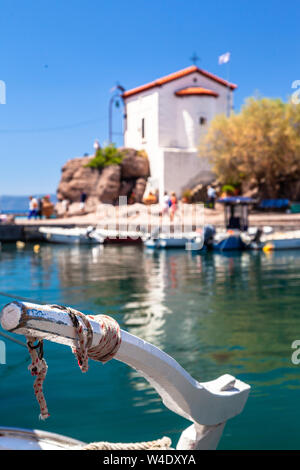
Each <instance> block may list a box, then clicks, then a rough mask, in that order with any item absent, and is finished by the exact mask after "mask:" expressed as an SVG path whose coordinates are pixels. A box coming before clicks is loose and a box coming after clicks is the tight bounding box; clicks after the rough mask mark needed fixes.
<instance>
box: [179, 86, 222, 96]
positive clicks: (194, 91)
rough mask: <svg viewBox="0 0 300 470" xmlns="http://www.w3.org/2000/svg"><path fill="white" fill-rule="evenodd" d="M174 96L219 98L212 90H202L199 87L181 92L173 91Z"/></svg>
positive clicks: (184, 89) (192, 87)
mask: <svg viewBox="0 0 300 470" xmlns="http://www.w3.org/2000/svg"><path fill="white" fill-rule="evenodd" d="M175 95H176V96H192V95H208V96H214V97H215V98H217V97H218V96H219V94H218V93H216V92H215V91H212V90H208V89H207V88H202V87H200V86H190V87H187V88H183V89H182V90H178V91H175Z"/></svg>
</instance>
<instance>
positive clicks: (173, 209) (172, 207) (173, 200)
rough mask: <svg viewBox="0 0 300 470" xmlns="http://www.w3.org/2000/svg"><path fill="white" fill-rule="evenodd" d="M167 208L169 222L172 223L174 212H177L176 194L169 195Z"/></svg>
mask: <svg viewBox="0 0 300 470" xmlns="http://www.w3.org/2000/svg"><path fill="white" fill-rule="evenodd" d="M169 206H170V220H171V222H173V220H174V216H175V212H176V211H177V197H176V194H175V193H174V192H173V193H171V197H170V201H169Z"/></svg>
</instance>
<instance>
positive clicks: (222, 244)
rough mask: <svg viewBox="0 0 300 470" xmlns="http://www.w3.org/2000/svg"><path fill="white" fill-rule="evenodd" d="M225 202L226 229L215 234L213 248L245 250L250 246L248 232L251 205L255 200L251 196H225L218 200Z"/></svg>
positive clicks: (219, 249)
mask: <svg viewBox="0 0 300 470" xmlns="http://www.w3.org/2000/svg"><path fill="white" fill-rule="evenodd" d="M218 202H220V203H222V204H224V225H225V229H226V230H225V231H224V232H219V233H218V234H216V236H215V240H214V243H213V248H214V249H215V250H216V251H232V250H244V249H247V248H250V243H251V238H250V236H249V235H248V234H247V231H248V227H249V222H248V213H249V206H250V205H252V204H253V203H254V200H253V199H251V198H249V197H242V196H241V197H239V196H238V197H237V196H232V197H224V198H221V199H219V200H218Z"/></svg>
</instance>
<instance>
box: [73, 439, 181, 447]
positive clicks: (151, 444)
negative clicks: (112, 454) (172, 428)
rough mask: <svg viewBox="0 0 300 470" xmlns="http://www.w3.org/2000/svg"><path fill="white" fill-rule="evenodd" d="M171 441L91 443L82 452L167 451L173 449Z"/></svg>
mask: <svg viewBox="0 0 300 470" xmlns="http://www.w3.org/2000/svg"><path fill="white" fill-rule="evenodd" d="M171 444H172V442H171V439H170V438H169V437H165V436H164V437H162V438H161V439H157V440H156V441H149V442H131V443H124V444H123V443H122V442H91V443H90V444H87V445H85V446H83V447H82V448H81V450H167V449H170V447H171Z"/></svg>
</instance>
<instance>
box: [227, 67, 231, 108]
mask: <svg viewBox="0 0 300 470" xmlns="http://www.w3.org/2000/svg"><path fill="white" fill-rule="evenodd" d="M229 64H230V59H229V60H228V62H227V85H228V86H227V88H228V89H227V117H230V113H231V103H230V101H231V100H230V83H229V72H230V70H229Z"/></svg>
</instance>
